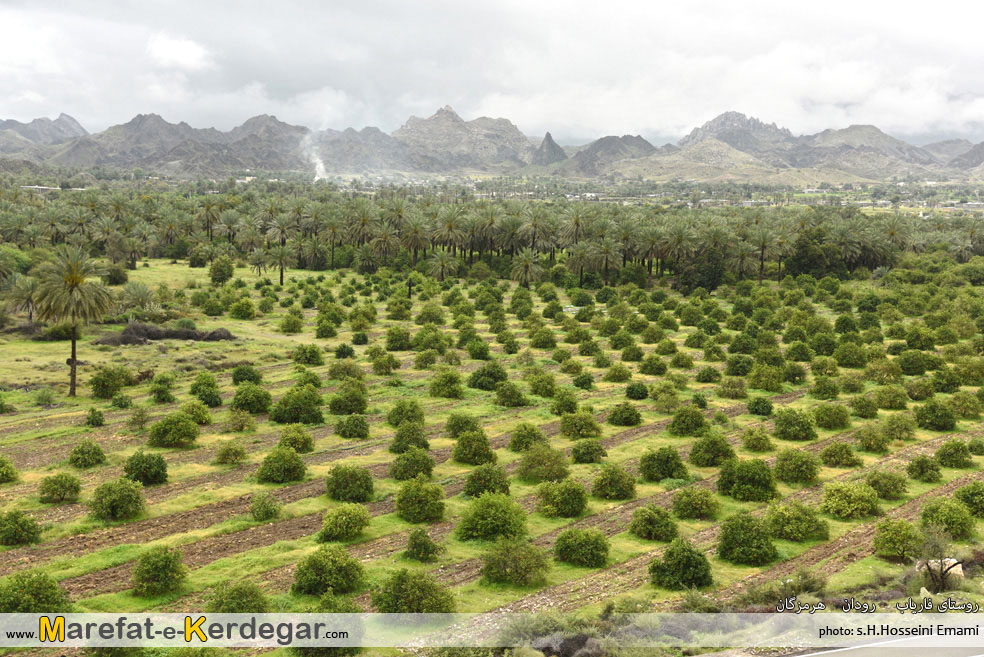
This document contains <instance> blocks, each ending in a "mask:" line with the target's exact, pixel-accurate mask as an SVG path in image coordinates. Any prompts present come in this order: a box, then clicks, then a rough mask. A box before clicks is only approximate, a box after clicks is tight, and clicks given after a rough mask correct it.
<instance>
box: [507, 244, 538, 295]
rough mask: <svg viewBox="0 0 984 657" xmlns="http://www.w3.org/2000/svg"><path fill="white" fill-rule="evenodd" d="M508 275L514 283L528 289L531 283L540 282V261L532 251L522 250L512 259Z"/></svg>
mask: <svg viewBox="0 0 984 657" xmlns="http://www.w3.org/2000/svg"><path fill="white" fill-rule="evenodd" d="M510 275H511V276H512V279H513V280H514V281H517V282H519V284H520V285H522V286H523V287H525V288H529V286H530V283H531V282H536V281H538V280H540V276H542V275H543V267H541V266H540V260H539V258H537V255H536V254H535V253H534V252H533V249H523V250H522V251H520V252H519V253H517V254H516V257H514V258H513V262H512V270H511V272H510Z"/></svg>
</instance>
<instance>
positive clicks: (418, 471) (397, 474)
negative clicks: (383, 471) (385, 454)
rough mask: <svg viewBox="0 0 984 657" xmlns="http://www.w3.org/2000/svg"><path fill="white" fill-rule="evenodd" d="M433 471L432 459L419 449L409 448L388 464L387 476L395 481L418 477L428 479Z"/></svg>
mask: <svg viewBox="0 0 984 657" xmlns="http://www.w3.org/2000/svg"><path fill="white" fill-rule="evenodd" d="M433 471H434V459H433V458H432V457H431V455H430V454H428V453H427V452H426V451H424V450H422V449H420V448H419V447H411V448H409V449H407V450H406V451H405V452H403V453H402V454H400V455H398V456H397V457H396V458H395V459H393V462H392V463H391V464H390V470H389V474H390V476H391V477H393V479H396V480H397V481H406V480H408V479H414V478H416V477H418V476H421V475H422V476H424V477H430V476H431V473H432V472H433Z"/></svg>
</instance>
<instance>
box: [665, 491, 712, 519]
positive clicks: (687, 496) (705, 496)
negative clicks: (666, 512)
mask: <svg viewBox="0 0 984 657" xmlns="http://www.w3.org/2000/svg"><path fill="white" fill-rule="evenodd" d="M720 506H721V505H720V503H719V502H718V500H717V498H716V497H714V493H712V492H711V491H709V490H707V489H706V488H697V487H689V488H681V489H680V490H678V491H677V492H676V494H674V495H673V515H675V516H676V517H677V518H681V519H683V520H688V519H692V518H693V519H702V520H707V519H709V518H713V517H714V516H715V515H716V514H717V512H718V509H719V508H720Z"/></svg>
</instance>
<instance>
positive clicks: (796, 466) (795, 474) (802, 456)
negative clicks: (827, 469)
mask: <svg viewBox="0 0 984 657" xmlns="http://www.w3.org/2000/svg"><path fill="white" fill-rule="evenodd" d="M773 473H774V474H775V476H776V479H778V480H779V481H784V482H786V483H787V484H809V483H812V482H814V481H816V480H817V475H818V474H819V473H820V459H819V458H817V457H816V456H815V455H813V454H810V453H809V452H804V451H803V450H800V449H784V450H782V451H781V452H779V454H778V455H777V456H776V463H775V466H774V467H773Z"/></svg>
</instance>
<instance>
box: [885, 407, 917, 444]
mask: <svg viewBox="0 0 984 657" xmlns="http://www.w3.org/2000/svg"><path fill="white" fill-rule="evenodd" d="M878 429H879V431H881V432H882V433H883V434H884V435H885V438H886V439H887V440H889V441H892V440H911V439H912V438H913V437H915V435H916V420H915V418H913V417H912V415H911V414H909V413H898V414H896V415H889V416H888V417H887V418H885V419H884V420H883V421H882V422H881V424H880V425H879V427H878Z"/></svg>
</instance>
